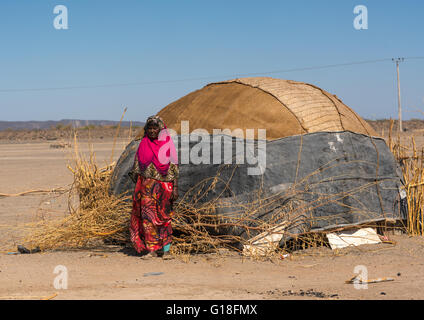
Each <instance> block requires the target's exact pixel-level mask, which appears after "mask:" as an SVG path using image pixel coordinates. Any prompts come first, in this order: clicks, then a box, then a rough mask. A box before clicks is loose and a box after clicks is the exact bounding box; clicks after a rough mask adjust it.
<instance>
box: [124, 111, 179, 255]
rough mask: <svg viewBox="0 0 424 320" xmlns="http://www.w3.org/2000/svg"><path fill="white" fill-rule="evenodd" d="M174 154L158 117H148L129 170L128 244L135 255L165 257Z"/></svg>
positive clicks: (175, 170) (174, 183)
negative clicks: (131, 184) (131, 181)
mask: <svg viewBox="0 0 424 320" xmlns="http://www.w3.org/2000/svg"><path fill="white" fill-rule="evenodd" d="M177 163H178V161H177V153H176V150H175V146H174V143H173V141H172V139H171V137H170V135H169V133H168V130H167V128H166V126H165V124H164V122H163V120H162V119H161V118H160V117H159V116H152V117H149V118H148V119H147V121H146V124H145V126H144V137H143V138H142V140H141V142H140V145H139V147H138V150H137V153H136V157H135V161H134V168H133V170H134V171H135V172H137V173H138V174H136V177H135V178H136V186H135V190H134V195H133V210H132V214H131V225H130V235H131V242H132V244H133V246H134V248H135V250H136V251H137V252H138V253H141V254H143V255H145V256H147V257H149V256H163V257H166V256H169V248H170V245H171V238H172V228H171V218H172V216H173V214H174V211H173V208H172V204H173V202H174V201H175V200H176V199H177V198H178V189H177V179H178V165H177Z"/></svg>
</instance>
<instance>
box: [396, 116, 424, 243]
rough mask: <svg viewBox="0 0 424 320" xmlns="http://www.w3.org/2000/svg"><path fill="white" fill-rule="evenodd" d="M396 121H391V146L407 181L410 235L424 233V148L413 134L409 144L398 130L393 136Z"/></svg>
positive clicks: (408, 228) (408, 227)
mask: <svg viewBox="0 0 424 320" xmlns="http://www.w3.org/2000/svg"><path fill="white" fill-rule="evenodd" d="M393 125H394V121H393V120H391V121H390V131H389V147H390V150H391V151H392V152H393V154H394V156H395V158H396V160H397V161H398V162H399V164H400V166H401V169H402V173H403V178H404V181H405V193H406V198H407V203H408V219H407V231H408V234H409V235H412V236H417V235H420V236H422V235H424V217H423V207H424V148H423V149H421V150H420V151H419V150H418V149H417V146H416V143H415V139H414V137H413V136H412V137H411V140H410V144H409V145H405V144H403V143H402V141H401V137H400V134H399V132H398V135H397V138H396V140H395V139H394V138H393V135H392V132H393Z"/></svg>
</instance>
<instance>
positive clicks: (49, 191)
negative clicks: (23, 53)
mask: <svg viewBox="0 0 424 320" xmlns="http://www.w3.org/2000/svg"><path fill="white" fill-rule="evenodd" d="M65 191H67V190H66V189H63V188H57V189H51V190H43V189H40V190H28V191H24V192H20V193H14V194H13V193H12V194H8V193H0V198H4V197H20V196H25V195H27V194H31V193H54V192H65Z"/></svg>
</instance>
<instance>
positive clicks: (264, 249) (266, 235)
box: [243, 223, 286, 256]
mask: <svg viewBox="0 0 424 320" xmlns="http://www.w3.org/2000/svg"><path fill="white" fill-rule="evenodd" d="M285 228H286V223H282V224H280V225H278V226H276V227H273V228H271V229H270V230H269V231H268V232H263V233H261V234H259V235H257V236H256V237H253V238H252V239H250V240H249V241H248V243H249V244H248V245H244V246H243V255H245V256H256V255H259V256H265V255H267V254H268V253H271V252H274V251H275V250H276V249H277V248H278V246H279V243H280V240H281V238H282V237H283V232H284V229H285Z"/></svg>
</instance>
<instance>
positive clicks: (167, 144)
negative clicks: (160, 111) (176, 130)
mask: <svg viewBox="0 0 424 320" xmlns="http://www.w3.org/2000/svg"><path fill="white" fill-rule="evenodd" d="M149 119H150V120H149ZM149 119H147V124H146V127H145V129H146V130H145V133H144V137H143V139H141V142H140V145H139V146H138V150H137V153H136V155H137V159H138V163H139V166H140V170H141V171H144V170H146V168H147V167H148V166H149V165H150V164H151V163H153V164H154V165H155V167H156V169H157V171H159V173H160V174H161V175H163V176H166V174H167V172H168V169H169V165H170V163H174V164H177V163H178V154H177V151H176V149H175V145H174V142H173V141H172V138H171V135H170V134H169V131H168V129H167V128H166V125H165V124H164V123H163V121H162V120H159V119H160V118H158V117H154V118H153V119H152V117H150V118H149ZM152 123H156V124H158V125H159V128H161V127H162V129H161V130H160V132H159V136H158V137H157V138H156V139H150V138H149V137H148V135H147V128H148V125H149V124H152Z"/></svg>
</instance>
